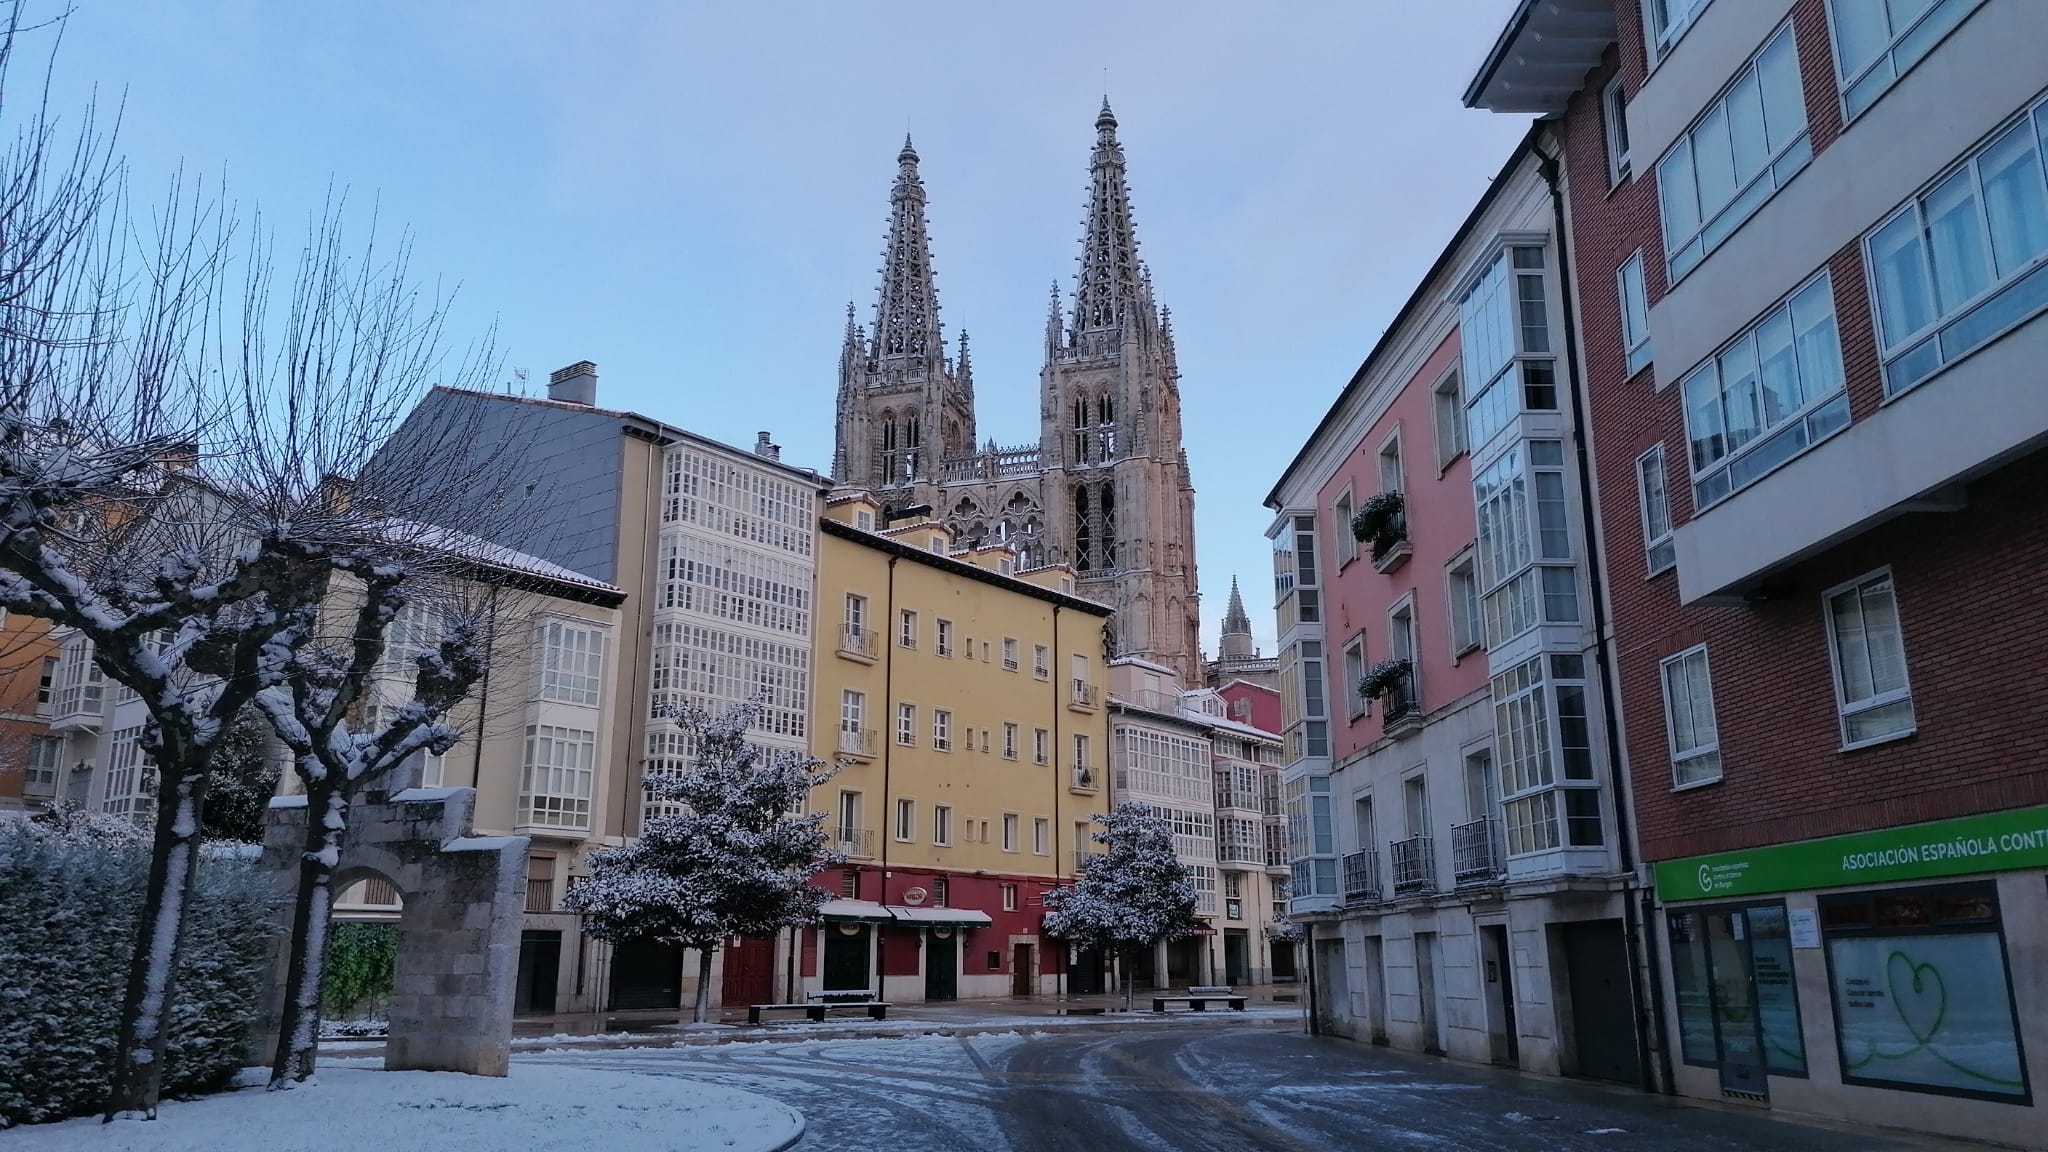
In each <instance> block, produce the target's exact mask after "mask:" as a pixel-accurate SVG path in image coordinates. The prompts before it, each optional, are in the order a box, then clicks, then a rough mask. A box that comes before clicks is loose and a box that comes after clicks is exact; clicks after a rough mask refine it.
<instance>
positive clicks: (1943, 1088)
mask: <svg viewBox="0 0 2048 1152" xmlns="http://www.w3.org/2000/svg"><path fill="white" fill-rule="evenodd" d="M1820 918H1821V932H1822V938H1823V939H1824V941H1825V942H1826V945H1827V958H1828V988H1829V991H1830V993H1831V995H1832V997H1833V1000H1834V1007H1835V1044H1836V1046H1837V1048H1838V1050H1839V1051H1840V1053H1841V1059H1842V1079H1843V1081H1844V1082H1846V1083H1849V1084H1865V1085H1871V1086H1875V1087H1883V1088H1903V1089H1906V1090H1907V1091H1914V1092H1937V1093H1941V1094H1944V1095H1950V1096H1969V1097H1975V1098H1978V1099H1987V1100H1999V1101H2005V1102H2009V1103H2015V1104H2026V1103H2030V1102H2031V1100H2032V1095H2031V1093H2030V1092H2029V1090H2028V1086H2027V1073H2026V1061H2025V1059H2024V1058H2023V1056H2022V1054H2021V1052H2020V1040H2019V1029H2018V1026H2017V1025H2016V1024H2015V1022H2014V1011H2013V999H2012V986H2011V973H2010V972H2009V971H2008V968H2007V965H2006V953H2005V934H2004V931H2003V928H2002V924H2001V921H2000V917H1999V909H1998V890H1997V888H1996V887H1995V886H1993V885H1992V884H1989V883H1980V884H1962V885H1944V886H1930V887H1923V888H1906V889H1893V890H1890V891H1883V892H1857V893H1854V894H1852V895H1845V896H1826V897H1822V898H1821V901H1820Z"/></svg>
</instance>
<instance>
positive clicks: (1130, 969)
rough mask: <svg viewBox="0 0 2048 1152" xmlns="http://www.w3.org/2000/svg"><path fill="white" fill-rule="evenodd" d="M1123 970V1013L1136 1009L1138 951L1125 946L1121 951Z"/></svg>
mask: <svg viewBox="0 0 2048 1152" xmlns="http://www.w3.org/2000/svg"><path fill="white" fill-rule="evenodd" d="M1121 951H1122V952H1123V956H1122V957H1121V959H1122V961H1123V963H1122V964H1121V965H1120V967H1122V968H1123V970H1124V1011H1126V1012H1130V1011H1133V1010H1135V1009H1136V1007H1137V999H1138V950H1137V949H1136V948H1133V947H1131V946H1130V945H1128V944H1126V945H1124V946H1123V948H1122V949H1121Z"/></svg>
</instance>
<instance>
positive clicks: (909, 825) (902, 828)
mask: <svg viewBox="0 0 2048 1152" xmlns="http://www.w3.org/2000/svg"><path fill="white" fill-rule="evenodd" d="M895 832H896V842H897V843H899V844H909V843H912V842H914V841H915V840H916V839H917V801H915V800H912V799H910V798H909V797H907V796H899V797H897V798H896V829H895Z"/></svg>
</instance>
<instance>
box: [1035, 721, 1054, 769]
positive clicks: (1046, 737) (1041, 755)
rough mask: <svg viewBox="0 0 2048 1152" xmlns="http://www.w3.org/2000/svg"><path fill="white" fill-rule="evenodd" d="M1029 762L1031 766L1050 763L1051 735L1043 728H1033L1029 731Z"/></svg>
mask: <svg viewBox="0 0 2048 1152" xmlns="http://www.w3.org/2000/svg"><path fill="white" fill-rule="evenodd" d="M1031 762H1032V763H1033V764H1050V763H1052V733H1051V732H1050V731H1049V730H1047V729H1044V728H1033V729H1032V730H1031Z"/></svg>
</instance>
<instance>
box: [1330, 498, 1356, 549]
mask: <svg viewBox="0 0 2048 1152" xmlns="http://www.w3.org/2000/svg"><path fill="white" fill-rule="evenodd" d="M1357 503H1358V502H1357V500H1355V499H1354V498H1353V497H1352V494H1351V485H1349V484H1346V485H1344V491H1342V492H1340V493H1338V494H1337V499H1336V500H1335V501H1333V502H1332V503H1331V505H1330V515H1331V517H1332V518H1333V519H1335V521H1336V529H1337V567H1338V568H1339V569H1342V568H1343V567H1344V566H1345V565H1346V564H1349V563H1351V562H1352V561H1353V560H1356V559H1358V538H1357V537H1356V536H1353V535H1352V534H1351V517H1352V516H1353V515H1355V514H1356V513H1357V511H1358V508H1357Z"/></svg>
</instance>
